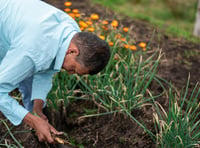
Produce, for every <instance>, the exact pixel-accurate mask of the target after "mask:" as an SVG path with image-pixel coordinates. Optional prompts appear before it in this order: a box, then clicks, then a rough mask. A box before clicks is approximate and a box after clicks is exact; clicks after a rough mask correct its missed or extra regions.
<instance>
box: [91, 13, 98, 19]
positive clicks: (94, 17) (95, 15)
mask: <svg viewBox="0 0 200 148" xmlns="http://www.w3.org/2000/svg"><path fill="white" fill-rule="evenodd" d="M90 18H91V19H93V20H98V19H99V15H98V14H91V15H90Z"/></svg>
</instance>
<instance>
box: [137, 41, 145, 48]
mask: <svg viewBox="0 0 200 148" xmlns="http://www.w3.org/2000/svg"><path fill="white" fill-rule="evenodd" d="M139 46H140V47H141V48H145V47H146V46H147V44H146V43H144V42H140V44H139Z"/></svg>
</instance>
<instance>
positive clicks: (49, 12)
mask: <svg viewBox="0 0 200 148" xmlns="http://www.w3.org/2000/svg"><path fill="white" fill-rule="evenodd" d="M77 32H80V29H79V27H78V25H77V23H76V22H75V21H74V20H73V19H72V18H71V17H70V16H68V15H67V14H66V13H65V12H63V11H61V10H59V9H57V8H55V7H52V6H50V5H48V4H46V3H44V2H42V1H40V0H0V111H1V112H2V113H3V114H4V115H5V116H6V117H7V118H8V119H9V120H10V121H11V122H12V123H13V124H14V125H18V124H20V123H21V122H22V120H23V118H24V117H25V115H26V114H27V113H28V110H26V109H25V108H24V107H23V106H21V105H19V103H18V101H16V100H15V99H13V98H12V97H10V96H9V95H8V93H9V92H11V91H12V90H13V89H15V88H17V87H18V85H19V83H20V82H21V81H23V80H24V79H26V78H28V77H31V76H33V84H32V96H31V100H34V99H38V98H39V99H42V100H43V101H45V99H46V96H47V94H48V92H49V91H50V89H51V86H52V77H53V74H55V73H56V72H58V71H60V69H61V67H62V64H63V61H64V57H65V54H66V51H67V49H68V47H69V44H70V41H71V39H72V37H73V36H74V35H75V34H76V33H77Z"/></svg>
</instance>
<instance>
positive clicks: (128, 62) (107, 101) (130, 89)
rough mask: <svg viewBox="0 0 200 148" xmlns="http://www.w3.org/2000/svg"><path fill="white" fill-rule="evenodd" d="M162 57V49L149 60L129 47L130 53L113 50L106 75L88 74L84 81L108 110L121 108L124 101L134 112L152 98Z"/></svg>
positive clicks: (88, 89)
mask: <svg viewBox="0 0 200 148" xmlns="http://www.w3.org/2000/svg"><path fill="white" fill-rule="evenodd" d="M116 54H117V55H118V58H117V60H116V59H115V55H116ZM160 57H161V53H160V52H154V53H153V54H152V55H151V56H149V57H148V58H146V59H144V56H143V55H141V54H140V55H139V54H136V53H135V54H134V53H133V52H132V51H128V50H126V55H125V54H121V55H120V52H113V54H112V56H111V61H110V63H109V64H108V66H107V68H106V69H105V71H104V72H103V74H101V75H100V74H99V75H96V76H91V77H87V81H84V80H82V83H83V84H84V86H85V87H86V89H87V91H88V92H90V94H91V95H92V97H93V98H94V100H95V101H98V102H99V104H101V106H102V107H103V108H104V109H105V110H106V111H114V110H121V109H122V108H121V107H120V105H119V104H118V103H120V104H121V105H123V107H124V108H126V109H127V110H128V111H129V112H131V111H132V110H133V109H134V108H138V107H140V106H141V105H142V104H144V103H146V102H148V101H149V100H150V95H149V94H148V92H149V91H148V87H149V85H150V83H151V82H152V80H153V79H154V76H155V72H156V68H157V66H158V64H159V60H160ZM85 82H86V83H85Z"/></svg>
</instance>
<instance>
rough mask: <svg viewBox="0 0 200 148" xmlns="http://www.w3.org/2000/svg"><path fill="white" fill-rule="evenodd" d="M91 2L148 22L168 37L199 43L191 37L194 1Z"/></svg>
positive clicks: (194, 12)
mask: <svg viewBox="0 0 200 148" xmlns="http://www.w3.org/2000/svg"><path fill="white" fill-rule="evenodd" d="M91 1H93V2H95V3H99V4H102V5H104V6H106V7H109V8H111V9H113V10H115V12H118V13H121V14H125V15H127V16H130V17H131V18H134V19H140V20H145V21H148V22H150V23H151V24H153V25H156V26H158V27H159V28H161V29H163V30H165V31H166V32H167V33H168V34H169V35H172V36H176V37H177V36H178V37H184V38H186V39H188V40H190V41H193V42H199V41H200V40H199V39H198V38H196V37H194V36H193V28H194V23H195V16H196V11H197V1H196V0H191V1H188V0H140V1H138V2H136V3H135V2H134V1H133V0H126V1H124V0H121V2H118V3H115V2H114V1H108V0H101V1H99V0H91ZM118 1H119V0H118ZM186 10H187V11H186Z"/></svg>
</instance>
